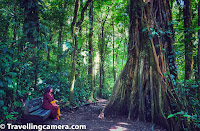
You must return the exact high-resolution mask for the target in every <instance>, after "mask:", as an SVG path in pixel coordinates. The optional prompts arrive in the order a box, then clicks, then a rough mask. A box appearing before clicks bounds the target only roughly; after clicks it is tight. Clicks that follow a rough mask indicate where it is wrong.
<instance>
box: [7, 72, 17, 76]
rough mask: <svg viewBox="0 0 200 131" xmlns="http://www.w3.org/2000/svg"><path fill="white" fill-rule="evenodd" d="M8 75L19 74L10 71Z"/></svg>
mask: <svg viewBox="0 0 200 131" xmlns="http://www.w3.org/2000/svg"><path fill="white" fill-rule="evenodd" d="M8 75H11V76H17V73H15V72H9V73H8Z"/></svg>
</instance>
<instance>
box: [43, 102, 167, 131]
mask: <svg viewBox="0 0 200 131" xmlns="http://www.w3.org/2000/svg"><path fill="white" fill-rule="evenodd" d="M106 103H107V100H105V99H98V101H97V102H96V103H95V104H94V103H93V104H88V105H85V106H81V107H78V108H76V109H74V110H65V109H63V110H61V113H62V116H61V117H60V120H53V119H48V120H46V121H45V124H47V125H69V126H71V125H86V130H88V131H153V130H154V131H164V129H162V128H160V127H158V126H153V124H151V123H147V122H140V121H133V120H128V119H127V118H126V117H121V116H120V117H119V116H118V117H105V118H103V119H100V118H98V115H99V114H100V112H101V110H102V109H103V108H104V106H105V105H106ZM152 127H153V128H154V129H153V130H152ZM52 131H53V130H52ZM60 131H61V130H60Z"/></svg>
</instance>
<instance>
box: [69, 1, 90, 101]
mask: <svg viewBox="0 0 200 131" xmlns="http://www.w3.org/2000/svg"><path fill="white" fill-rule="evenodd" d="M91 1H92V0H88V1H87V2H86V4H85V6H84V7H83V9H82V10H81V19H80V20H79V21H78V22H76V21H77V17H78V11H79V7H80V0H76V4H75V8H74V18H73V21H72V24H71V35H72V40H73V43H72V47H73V49H74V51H73V53H72V70H71V87H70V94H69V101H70V103H73V101H74V84H75V71H76V62H77V47H78V32H75V30H74V26H75V25H76V27H77V28H78V29H80V26H81V24H82V22H83V20H84V12H85V10H86V9H87V7H88V5H89V4H90V2H91Z"/></svg>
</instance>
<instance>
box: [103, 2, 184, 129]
mask: <svg viewBox="0 0 200 131" xmlns="http://www.w3.org/2000/svg"><path fill="white" fill-rule="evenodd" d="M129 18H130V28H129V43H128V56H127V62H126V64H125V66H124V68H123V70H122V72H121V74H120V75H119V77H118V79H117V80H116V83H115V85H114V88H113V92H112V94H111V97H110V99H109V102H108V103H107V105H106V106H105V108H104V109H103V110H102V114H103V113H105V116H106V115H111V114H114V115H125V116H127V117H128V118H129V119H138V120H142V121H152V122H153V123H158V124H160V125H162V126H163V127H165V128H166V129H167V130H173V129H174V127H175V120H174V119H173V118H170V119H167V117H168V115H169V114H172V113H174V112H178V111H180V110H183V109H184V108H183V106H182V105H181V102H180V100H179V99H178V97H177V95H176V93H175V92H172V91H171V89H174V88H175V87H174V85H173V82H172V81H173V80H174V79H173V78H174V77H171V75H167V76H164V75H163V74H165V73H166V72H170V68H169V67H170V65H171V64H170V62H169V61H170V60H169V59H171V58H170V57H171V56H170V57H169V52H172V49H173V48H172V44H173V43H172V42H173V35H171V36H170V35H169V34H167V33H165V34H161V33H159V32H158V34H155V35H153V34H151V31H150V28H151V29H154V30H155V31H157V30H156V29H159V30H163V31H165V30H168V29H169V28H170V29H171V27H170V26H169V25H168V23H169V22H170V21H171V20H172V19H171V10H170V5H169V1H168V0H162V1H160V0H151V1H150V2H146V3H145V2H144V1H143V0H130V12H129ZM144 29H146V31H144ZM172 32H173V31H172ZM169 39H170V40H169ZM162 49H165V50H166V53H164V52H163V51H162ZM171 61H173V59H172V60H171ZM173 68H175V67H173ZM171 71H173V70H171ZM175 78H176V77H175ZM170 103H176V104H177V106H171V105H170ZM100 116H102V115H100ZM180 123H181V122H180ZM183 123H184V122H183ZM184 124H185V123H184ZM175 128H176V129H178V128H182V127H181V124H180V125H179V124H177V125H176V127H175ZM176 129H175V130H176Z"/></svg>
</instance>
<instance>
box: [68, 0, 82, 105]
mask: <svg viewBox="0 0 200 131" xmlns="http://www.w3.org/2000/svg"><path fill="white" fill-rule="evenodd" d="M79 6H80V0H76V4H75V8H74V18H73V21H72V24H71V35H72V40H73V41H72V42H73V43H72V48H73V49H74V51H73V53H72V66H71V67H72V69H71V87H70V92H69V102H70V104H72V103H73V102H74V84H75V71H76V50H77V43H78V40H77V35H76V34H75V31H74V26H75V23H76V20H77V17H78V16H77V15H78V10H79Z"/></svg>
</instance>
